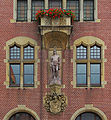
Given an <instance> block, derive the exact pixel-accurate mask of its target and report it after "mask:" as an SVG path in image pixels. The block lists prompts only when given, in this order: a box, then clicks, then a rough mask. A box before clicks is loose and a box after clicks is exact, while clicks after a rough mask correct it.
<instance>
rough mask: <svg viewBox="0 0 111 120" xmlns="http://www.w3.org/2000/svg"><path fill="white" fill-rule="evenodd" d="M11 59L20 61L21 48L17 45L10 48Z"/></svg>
mask: <svg viewBox="0 0 111 120" xmlns="http://www.w3.org/2000/svg"><path fill="white" fill-rule="evenodd" d="M10 59H20V48H19V47H17V46H16V45H14V46H13V47H10Z"/></svg>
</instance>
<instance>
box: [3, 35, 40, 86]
mask: <svg viewBox="0 0 111 120" xmlns="http://www.w3.org/2000/svg"><path fill="white" fill-rule="evenodd" d="M38 48H39V47H38V46H37V42H36V41H35V40H33V39H31V38H28V37H16V38H13V39H11V40H9V41H7V42H6V47H5V50H6V59H5V62H6V81H5V82H4V84H5V85H6V87H7V88H12V87H13V88H14V87H15V88H17V87H19V88H23V87H31V88H32V87H33V88H36V87H37V85H38V84H39V82H38V81H37V64H38V52H37V51H38ZM28 69H30V70H28ZM29 71H30V73H29ZM26 78H28V79H26ZM29 78H30V79H29Z"/></svg>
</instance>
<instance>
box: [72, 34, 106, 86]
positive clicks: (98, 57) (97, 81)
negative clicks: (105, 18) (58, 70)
mask: <svg viewBox="0 0 111 120" xmlns="http://www.w3.org/2000/svg"><path fill="white" fill-rule="evenodd" d="M105 48H106V46H105V44H104V41H102V40H101V39H99V38H96V37H93V36H85V37H81V38H79V39H77V40H75V41H74V45H73V60H72V61H73V81H72V85H73V87H74V88H76V87H79V88H80V87H86V88H94V87H100V88H101V87H103V88H104V85H105V84H106V81H105V79H104V62H106V59H105V58H104V50H105Z"/></svg>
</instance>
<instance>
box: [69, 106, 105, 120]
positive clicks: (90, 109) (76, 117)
mask: <svg viewBox="0 0 111 120" xmlns="http://www.w3.org/2000/svg"><path fill="white" fill-rule="evenodd" d="M85 113H90V114H89V115H92V116H93V117H96V116H97V117H96V118H98V119H97V120H107V117H106V115H105V113H104V112H103V111H101V110H100V109H98V108H96V107H94V106H93V104H86V105H85V107H83V108H80V109H78V110H77V111H76V112H75V113H74V114H73V115H72V117H71V119H70V120H82V118H81V115H82V114H85ZM85 116H87V114H86V115H85ZM85 116H84V117H85ZM80 118H81V119H80ZM94 120H96V119H94Z"/></svg>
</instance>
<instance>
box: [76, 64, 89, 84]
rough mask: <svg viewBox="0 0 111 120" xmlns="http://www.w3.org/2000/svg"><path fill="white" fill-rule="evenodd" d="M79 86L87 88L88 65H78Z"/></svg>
mask: <svg viewBox="0 0 111 120" xmlns="http://www.w3.org/2000/svg"><path fill="white" fill-rule="evenodd" d="M76 75H77V77H76V78H77V85H78V86H86V85H87V65H86V64H77V74H76Z"/></svg>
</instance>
